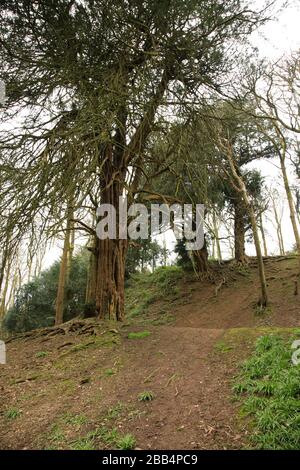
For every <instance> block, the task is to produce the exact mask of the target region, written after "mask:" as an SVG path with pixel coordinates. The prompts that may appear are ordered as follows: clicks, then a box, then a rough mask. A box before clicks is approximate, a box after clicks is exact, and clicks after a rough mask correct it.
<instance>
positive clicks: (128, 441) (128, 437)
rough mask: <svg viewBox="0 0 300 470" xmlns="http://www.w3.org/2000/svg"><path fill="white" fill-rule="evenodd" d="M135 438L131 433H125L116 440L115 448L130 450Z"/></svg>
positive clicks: (133, 445)
mask: <svg viewBox="0 0 300 470" xmlns="http://www.w3.org/2000/svg"><path fill="white" fill-rule="evenodd" d="M135 444H136V440H135V437H134V436H133V435H132V434H125V436H123V437H120V438H119V439H118V441H117V448H118V449H120V450H131V449H134V448H135Z"/></svg>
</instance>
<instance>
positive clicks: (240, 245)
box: [233, 194, 248, 264]
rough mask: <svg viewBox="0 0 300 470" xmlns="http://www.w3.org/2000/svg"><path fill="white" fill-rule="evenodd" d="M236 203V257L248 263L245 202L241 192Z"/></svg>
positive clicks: (234, 202) (235, 200) (242, 262)
mask: <svg viewBox="0 0 300 470" xmlns="http://www.w3.org/2000/svg"><path fill="white" fill-rule="evenodd" d="M233 204H234V258H235V260H236V261H237V262H238V263H241V264H246V263H247V262H248V258H247V256H246V253H245V212H246V208H245V204H244V201H243V199H242V197H241V194H237V195H236V198H235V199H234V200H233Z"/></svg>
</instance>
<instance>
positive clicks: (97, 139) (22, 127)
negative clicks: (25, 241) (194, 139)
mask: <svg viewBox="0 0 300 470" xmlns="http://www.w3.org/2000/svg"><path fill="white" fill-rule="evenodd" d="M270 3H272V2H270ZM264 7H265V5H263V6H262V10H261V11H254V9H253V6H252V2H251V1H250V0H249V1H248V0H247V1H243V0H231V1H230V2H228V1H227V0H205V1H203V0H186V1H182V0H161V1H157V0H70V1H66V0H45V1H43V2H40V1H37V0H31V1H27V0H4V1H2V2H1V6H0V23H1V26H0V62H1V64H2V65H1V71H0V79H2V80H3V81H4V82H5V84H6V90H7V97H8V99H7V102H6V110H5V112H4V113H2V119H5V120H6V126H5V127H4V130H3V132H2V133H1V137H0V152H1V158H2V160H1V161H2V163H3V164H2V170H3V171H4V173H3V175H4V176H3V178H4V180H5V179H6V178H8V179H10V181H11V182H12V184H11V185H10V186H9V188H7V189H6V194H5V198H4V199H5V201H6V204H8V205H9V206H10V208H11V204H9V201H11V199H10V196H9V195H10V194H12V195H13V197H14V199H15V201H14V203H13V205H12V209H13V215H12V220H13V221H14V222H15V225H17V224H18V230H19V231H20V232H21V231H22V230H25V228H26V226H28V224H29V223H30V220H31V219H32V218H33V217H35V216H36V215H37V213H38V214H42V215H43V217H44V219H45V220H46V222H47V214H49V216H51V215H52V214H53V213H55V211H56V210H57V208H58V207H59V205H60V204H63V201H67V200H68V198H69V197H70V196H71V195H72V196H73V195H74V194H75V195H76V207H79V206H80V204H82V205H84V201H85V198H88V196H89V195H91V194H94V193H96V194H97V195H98V196H99V200H100V202H101V203H110V204H112V205H113V206H114V207H115V208H116V209H117V213H118V206H119V196H121V195H123V194H124V193H125V192H126V193H127V195H128V197H129V198H132V197H133V195H134V191H136V189H137V188H138V184H139V177H140V175H141V174H142V171H143V164H144V154H145V148H146V145H147V142H148V139H149V137H150V135H151V133H152V132H153V131H154V130H156V131H159V132H163V131H164V125H165V123H167V122H168V121H170V120H172V119H173V116H174V115H175V114H180V116H184V113H185V110H186V108H190V107H191V106H193V105H194V103H196V102H197V101H198V100H200V99H201V97H203V96H207V94H208V91H209V90H210V89H211V88H216V89H219V88H220V86H221V85H222V83H223V81H224V82H226V80H227V79H228V76H229V75H228V74H229V72H230V71H231V70H232V68H233V67H234V66H235V65H236V64H235V54H234V51H235V50H236V48H237V47H238V45H237V44H238V43H240V44H241V43H242V42H243V41H244V39H245V38H246V37H247V35H248V34H249V33H251V32H252V30H253V29H254V28H255V27H257V25H258V24H260V23H261V22H262V21H264V18H263V17H264V15H265V8H264ZM12 119H14V120H13V121H12ZM7 123H10V126H8V125H7ZM12 126H13V127H12ZM157 126H158V127H157ZM1 179H2V176H1ZM63 212H65V211H63ZM118 223H119V221H118V220H117V224H118ZM117 234H118V227H117ZM126 251H127V240H124V239H120V238H119V237H118V236H117V238H116V239H114V240H111V239H105V240H100V239H97V241H96V246H95V249H94V254H95V265H96V279H95V282H94V285H95V292H94V295H95V299H96V310H97V314H98V316H99V317H104V316H106V315H108V316H109V317H111V318H116V319H117V320H122V319H123V317H124V276H125V258H126Z"/></svg>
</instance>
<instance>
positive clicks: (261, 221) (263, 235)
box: [259, 214, 268, 257]
mask: <svg viewBox="0 0 300 470" xmlns="http://www.w3.org/2000/svg"><path fill="white" fill-rule="evenodd" d="M259 227H260V233H261V238H262V241H263V246H264V255H265V256H266V257H267V256H268V249H267V242H266V236H265V230H264V226H263V218H262V215H261V214H260V216H259Z"/></svg>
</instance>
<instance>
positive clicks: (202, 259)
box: [191, 236, 209, 274]
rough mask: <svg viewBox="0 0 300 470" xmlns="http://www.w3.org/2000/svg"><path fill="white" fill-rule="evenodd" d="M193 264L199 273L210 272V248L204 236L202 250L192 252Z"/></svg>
mask: <svg viewBox="0 0 300 470" xmlns="http://www.w3.org/2000/svg"><path fill="white" fill-rule="evenodd" d="M191 255H192V259H193V264H194V267H195V269H196V271H197V273H198V274H200V273H206V272H208V269H209V265H208V250H207V243H206V239H205V236H204V245H203V248H201V250H193V251H192V252H191Z"/></svg>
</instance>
